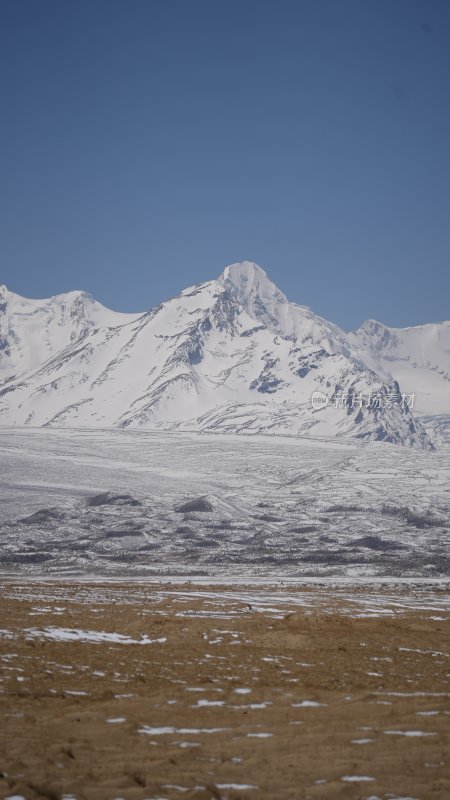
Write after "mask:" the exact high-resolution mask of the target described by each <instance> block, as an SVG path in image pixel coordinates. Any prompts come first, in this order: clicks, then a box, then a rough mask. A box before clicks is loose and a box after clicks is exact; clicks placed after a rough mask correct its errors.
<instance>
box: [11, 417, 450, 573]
mask: <svg viewBox="0 0 450 800" xmlns="http://www.w3.org/2000/svg"><path fill="white" fill-rule="evenodd" d="M0 503H1V507H2V515H1V519H0V526H1V536H2V538H1V541H2V548H1V554H0V569H1V570H2V571H3V572H4V573H5V572H7V573H14V574H18V573H20V574H25V575H29V574H34V575H40V576H41V575H44V576H45V575H49V576H52V575H58V574H62V573H65V574H67V573H71V574H74V575H83V574H86V575H104V576H116V575H117V576H136V577H145V576H163V575H186V576H193V577H195V576H201V575H205V576H210V577H212V578H214V577H219V578H220V577H221V576H227V575H230V574H232V575H234V576H237V577H239V576H241V577H244V576H246V575H251V576H252V577H254V578H257V577H267V576H277V575H278V576H285V577H291V578H294V577H297V576H298V577H301V576H305V577H316V576H336V577H339V578H342V577H343V576H349V577H358V578H360V577H363V576H368V577H373V576H390V577H396V578H398V577H407V578H415V577H422V578H423V577H429V578H431V579H436V578H437V577H446V576H448V575H449V556H448V554H449V540H450V518H449V509H450V449H449V448H442V449H440V450H438V451H436V452H424V451H417V450H410V449H408V448H403V447H397V446H390V445H386V444H377V443H373V444H367V445H361V444H358V443H356V442H355V441H349V440H347V441H342V440H341V441H339V442H336V441H319V440H314V439H300V438H289V437H282V436H236V435H235V436H233V435H218V434H216V435H214V434H187V433H186V434H181V433H169V432H155V433H153V432H148V431H147V432H138V431H131V430H128V431H123V430H92V429H89V430H87V429H84V430H82V429H78V430H70V429H59V430H58V429H49V428H47V429H38V428H36V429H33V428H26V429H22V428H3V429H0Z"/></svg>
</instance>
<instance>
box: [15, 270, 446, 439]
mask: <svg viewBox="0 0 450 800" xmlns="http://www.w3.org/2000/svg"><path fill="white" fill-rule="evenodd" d="M2 298H3V299H2ZM364 324H366V323H364ZM377 324H378V323H377ZM379 324H380V325H381V323H379ZM384 329H385V330H387V329H386V326H384ZM449 331H450V326H449ZM373 338H374V341H373V342H372V343H371V342H370V341H368V333H367V330H366V329H363V326H361V327H360V328H359V329H358V331H356V332H353V333H350V334H347V333H346V332H345V331H343V330H342V329H341V328H339V326H337V325H335V324H334V323H331V322H328V321H327V320H325V319H323V318H322V317H319V316H318V315H315V314H314V312H312V311H311V310H310V309H308V308H307V307H306V306H300V305H297V304H295V303H290V302H289V301H288V299H287V298H286V296H285V295H284V294H283V293H282V292H281V291H280V290H279V289H278V288H277V287H276V286H275V284H273V283H272V281H270V279H269V278H268V276H267V274H266V273H265V272H264V270H262V269H261V268H260V267H258V266H257V265H255V264H253V263H252V262H240V263H236V264H232V265H230V266H228V267H226V268H225V270H224V271H223V273H222V274H221V275H220V276H219V277H218V278H217V279H215V280H212V281H206V282H203V283H199V284H196V285H194V286H190V287H187V288H186V289H184V290H183V291H182V292H181V293H180V294H179V295H177V296H176V297H174V298H170V299H169V300H167V301H164V302H163V303H160V304H159V305H158V306H156V307H155V308H153V309H151V310H149V311H147V312H143V313H139V314H126V313H125V314H124V313H121V312H115V311H111V310H109V309H107V308H106V307H105V306H102V305H101V304H100V303H97V301H95V300H94V299H93V298H92V297H91V296H90V295H88V294H87V293H84V292H71V293H67V294H65V295H64V294H63V295H57V296H55V297H54V298H49V299H48V300H35V301H33V300H26V299H25V298H20V296H19V295H14V293H11V292H8V291H7V290H6V291H5V289H4V290H3V292H1V291H0V424H2V425H5V424H7V425H9V424H19V425H20V424H22V425H23V424H24V425H38V426H41V425H77V426H79V425H82V426H83V425H86V426H118V427H147V428H152V427H154V428H159V429H161V428H162V429H171V430H215V431H221V432H243V431H246V432H274V433H289V434H294V435H299V434H301V435H308V434H309V435H311V434H313V435H318V436H335V435H338V436H344V435H350V436H356V437H357V438H360V439H361V440H363V441H368V440H371V439H375V440H384V441H389V442H396V443H399V444H408V445H412V446H419V447H430V446H431V443H430V440H429V437H428V436H427V434H426V433H425V431H424V429H423V428H422V426H421V424H420V422H418V421H417V420H416V419H415V418H414V416H413V414H411V410H410V409H409V408H406V407H404V406H402V404H401V402H400V401H401V391H402V389H403V387H402V385H401V383H400V385H399V382H398V381H397V380H396V376H394V375H393V374H392V372H390V371H388V370H387V369H386V366H387V358H388V357H389V354H387V355H386V354H385V355H383V357H382V358H380V357H377V358H376V357H375V352H378V351H377V350H376V343H375V337H373ZM369 339H370V337H369ZM387 340H388V341H387V342H386V343H385V344H384V345H383V347H387V345H388V343H389V341H391V340H390V339H389V336H388V337H387ZM390 346H391V345H390ZM445 348H446V344H445V343H444V345H443V347H442V352H443V353H444V354H445ZM441 355H442V354H441ZM444 372H445V370H444ZM443 380H444V379H443ZM449 385H450V384H449ZM315 392H319V393H322V394H324V395H326V396H327V398H328V400H327V404H326V406H325V407H321V408H315V407H313V406H312V404H311V398H312V395H313V394H314V393H315ZM339 393H341V394H342V395H343V396H345V397H346V398H347V400H348V398H350V399H351V400H352V401H353V400H354V399H355V397H359V396H360V397H364V396H367V397H369V396H372V395H375V394H376V395H378V396H379V397H381V399H382V400H383V403H384V406H383V408H380V407H379V408H372V409H371V408H369V406H368V404H367V405H364V402H360V404H359V406H358V404H356V405H353V406H352V407H350V406H349V405H348V403H347V405H346V406H343V407H341V408H339V407H335V401H336V398H337V397H338V395H339ZM388 400H389V402H388ZM444 405H445V401H444Z"/></svg>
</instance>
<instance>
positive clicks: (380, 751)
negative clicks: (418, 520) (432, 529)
mask: <svg viewBox="0 0 450 800" xmlns="http://www.w3.org/2000/svg"><path fill="white" fill-rule="evenodd" d="M0 609H1V620H2V621H1V628H2V630H1V633H0V663H1V695H0V703H1V706H2V719H3V724H2V727H1V730H0V753H1V764H0V770H1V778H0V797H1V798H16V799H17V798H26V800H38V799H39V798H40V799H42V798H48V800H69V799H70V800H74V799H76V800H114V799H115V798H123V799H124V800H157V799H158V800H163V799H164V800H166V799H167V800H174V799H175V798H177V799H179V798H186V799H189V800H192V798H198V799H199V800H203V798H204V799H205V800H209V799H210V798H217V799H218V798H221V799H222V800H239V799H241V800H242V799H243V798H249V800H251V799H252V798H255V800H300V799H303V798H304V799H305V800H306V798H350V799H353V798H355V799H356V798H361V800H362V799H363V798H364V800H368V799H369V798H370V799H371V800H375V798H380V800H381V799H382V800H391V799H393V798H417V799H418V800H428V798H430V800H431V799H433V800H434V799H436V800H438V799H439V800H447V798H448V797H449V796H450V756H449V753H450V743H449V737H448V733H449V727H450V687H449V675H450V653H449V642H450V630H449V620H450V598H449V595H448V591H447V586H446V584H445V583H443V584H442V585H434V586H432V585H431V584H427V583H426V582H422V583H420V582H418V583H416V584H414V585H404V584H401V583H397V584H395V585H392V584H391V585H389V584H383V583H379V584H378V585H376V584H375V585H369V584H367V585H363V584H360V585H358V586H356V585H350V584H348V585H345V584H344V585H342V584H341V585H336V584H333V583H332V582H328V583H327V582H326V581H325V582H322V583H320V582H316V583H315V584H311V585H307V584H304V585H298V584H294V583H292V584H289V583H286V582H285V583H283V582H281V581H280V582H279V583H278V585H273V584H272V585H269V584H264V583H262V582H260V583H254V584H253V585H248V586H244V585H242V584H241V585H239V584H234V585H215V586H214V585H213V586H211V585H209V586H208V585H207V584H206V583H205V584H202V583H201V582H197V583H180V584H174V583H170V582H158V583H149V582H127V583H124V582H119V581H117V582H111V581H109V582H107V581H103V582H101V581H100V582H90V583H89V582H79V581H74V582H70V581H61V580H60V581H57V580H55V581H47V582H42V581H41V582H39V581H33V580H32V579H28V580H27V581H24V580H20V579H3V580H2V584H1V599H0Z"/></svg>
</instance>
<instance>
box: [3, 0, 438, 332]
mask: <svg viewBox="0 0 450 800" xmlns="http://www.w3.org/2000/svg"><path fill="white" fill-rule="evenodd" d="M0 100H1V117H2V123H1V126H0V283H6V285H7V286H8V287H9V288H11V289H12V290H14V291H17V292H19V293H21V294H24V295H26V296H31V297H43V296H48V295H50V294H56V293H58V292H63V291H68V290H69V289H74V288H82V289H85V290H87V291H89V292H91V293H92V294H93V295H94V296H95V297H96V298H97V299H98V300H100V301H101V302H103V303H105V304H106V305H108V306H110V307H112V308H115V309H119V310H125V311H126V310H144V309H146V308H149V307H151V306H153V305H155V304H156V303H158V302H159V301H161V300H162V299H164V298H165V297H168V296H171V295H173V294H175V293H177V292H178V291H179V290H181V289H182V288H184V287H185V286H186V285H189V284H191V283H195V282H198V281H202V280H207V279H209V278H212V277H215V276H216V275H218V274H219V273H220V272H221V271H222V269H223V268H224V266H226V264H228V263H231V262H233V261H240V260H244V259H247V260H252V261H256V262H257V263H259V264H260V265H261V266H262V267H263V268H265V269H266V270H267V272H268V273H269V275H270V277H271V278H272V280H274V281H275V283H277V285H278V286H279V287H280V288H281V289H282V290H283V291H284V292H285V293H286V294H287V295H288V297H289V298H290V299H292V300H295V301H296V302H300V303H304V304H306V305H310V306H311V307H312V308H313V309H314V310H315V311H316V312H317V313H320V314H322V315H323V316H325V317H327V318H328V319H331V320H333V321H334V322H337V323H339V324H340V325H342V326H343V327H345V328H353V327H356V326H357V325H358V324H359V323H360V322H361V321H362V320H364V319H366V318H370V317H373V318H377V319H380V320H382V321H383V322H385V323H387V324H391V325H413V324H418V323H421V322H425V321H438V320H442V319H448V318H449V317H450V308H449V293H450V292H449V290H450V224H449V222H450V145H449V143H450V3H448V2H447V0H426V1H425V2H419V1H418V0H293V1H292V2H291V0H271V1H270V2H268V1H267V0H227V2H224V0H208V2H206V1H205V0H121V1H120V2H118V1H117V0H105V2H103V0H76V2H75V1H74V0H63V2H61V0H39V2H36V0H1V3H0Z"/></svg>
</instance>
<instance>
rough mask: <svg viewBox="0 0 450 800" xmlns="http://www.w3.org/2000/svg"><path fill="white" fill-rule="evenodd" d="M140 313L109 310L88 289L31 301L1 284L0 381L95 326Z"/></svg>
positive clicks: (126, 319)
mask: <svg viewBox="0 0 450 800" xmlns="http://www.w3.org/2000/svg"><path fill="white" fill-rule="evenodd" d="M137 316H138V315H137V314H134V315H131V314H121V313H118V312H116V311H110V309H109V308H105V306H102V305H101V304H100V303H97V302H96V301H95V300H94V299H93V298H92V297H91V296H90V295H89V294H87V293H86V292H67V293H66V294H59V295H56V296H55V297H50V298H49V299H48V300H30V299H28V298H25V297H20V295H18V294H14V293H13V292H9V291H8V289H7V288H6V286H0V382H1V383H4V382H6V381H8V380H11V379H12V378H16V377H18V376H19V375H21V374H22V373H23V372H26V371H28V370H30V369H35V368H37V367H39V366H40V365H41V364H42V363H43V362H44V361H46V360H47V359H48V358H50V357H51V356H53V355H54V354H55V353H57V352H59V351H60V350H61V349H62V348H64V347H66V345H68V344H70V343H71V342H73V341H75V340H76V339H78V338H79V337H80V336H82V335H83V334H85V333H87V332H88V331H89V330H91V329H93V328H100V327H101V328H106V327H113V326H117V325H120V324H122V323H123V322H129V321H130V320H131V319H134V318H136V317H137Z"/></svg>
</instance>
